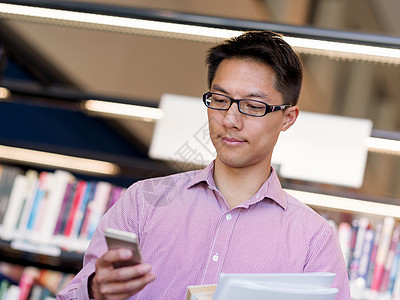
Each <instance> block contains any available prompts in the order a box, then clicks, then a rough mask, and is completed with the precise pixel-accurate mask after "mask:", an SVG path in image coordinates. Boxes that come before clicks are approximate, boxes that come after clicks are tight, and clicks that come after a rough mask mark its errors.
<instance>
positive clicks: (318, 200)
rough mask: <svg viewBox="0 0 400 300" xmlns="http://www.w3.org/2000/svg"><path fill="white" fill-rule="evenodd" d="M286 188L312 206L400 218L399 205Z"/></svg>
mask: <svg viewBox="0 0 400 300" xmlns="http://www.w3.org/2000/svg"><path fill="white" fill-rule="evenodd" d="M285 190H286V192H288V193H289V194H290V195H292V196H293V197H295V198H297V199H298V200H300V201H301V202H303V203H305V204H307V205H310V206H317V207H322V208H328V209H339V210H343V211H350V212H357V213H361V214H364V213H365V214H372V215H378V216H388V217H394V218H400V206H398V205H392V204H384V203H378V202H370V201H363V200H357V199H351V198H344V197H338V196H330V195H324V194H317V193H310V192H303V191H297V190H289V189H285Z"/></svg>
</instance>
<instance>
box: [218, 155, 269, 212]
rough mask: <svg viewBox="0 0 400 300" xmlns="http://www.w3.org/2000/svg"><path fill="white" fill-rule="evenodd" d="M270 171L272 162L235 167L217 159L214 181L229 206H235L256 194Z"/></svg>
mask: <svg viewBox="0 0 400 300" xmlns="http://www.w3.org/2000/svg"><path fill="white" fill-rule="evenodd" d="M270 173H271V165H270V164H265V165H264V166H263V165H258V166H249V167H244V168H235V167H230V166H228V165H226V164H224V163H222V162H221V161H219V160H218V159H216V160H215V169H214V181H215V184H216V186H217V187H218V190H219V192H220V193H221V194H222V195H223V196H224V198H225V201H226V202H227V204H228V206H229V208H233V207H236V206H238V205H239V204H241V203H243V202H245V201H246V200H248V199H250V198H251V197H252V196H254V195H255V194H256V193H257V191H258V190H259V189H260V187H261V186H262V185H263V184H264V182H265V181H266V180H267V179H268V177H269V175H270Z"/></svg>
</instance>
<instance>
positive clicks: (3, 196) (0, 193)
mask: <svg viewBox="0 0 400 300" xmlns="http://www.w3.org/2000/svg"><path fill="white" fill-rule="evenodd" d="M21 173H22V171H21V169H19V168H16V167H10V166H3V168H2V173H1V179H0V224H2V223H3V219H4V215H5V213H6V210H7V206H8V204H9V200H10V194H11V190H12V186H13V184H14V180H15V177H17V175H18V174H21Z"/></svg>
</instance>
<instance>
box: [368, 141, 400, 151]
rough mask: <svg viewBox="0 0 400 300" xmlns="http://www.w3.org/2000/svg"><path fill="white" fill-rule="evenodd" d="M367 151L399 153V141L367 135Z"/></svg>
mask: <svg viewBox="0 0 400 300" xmlns="http://www.w3.org/2000/svg"><path fill="white" fill-rule="evenodd" d="M365 145H366V146H367V148H368V150H369V151H372V152H380V153H386V154H395V155H400V141H397V140H389V139H382V138H376V137H369V138H367V140H366V141H365Z"/></svg>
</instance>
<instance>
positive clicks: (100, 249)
mask: <svg viewBox="0 0 400 300" xmlns="http://www.w3.org/2000/svg"><path fill="white" fill-rule="evenodd" d="M136 193H137V188H136V187H135V186H131V187H130V188H129V189H128V190H126V192H125V193H124V194H123V195H122V197H121V198H120V199H119V200H118V201H117V202H116V203H115V204H114V206H113V207H111V208H110V209H109V210H108V211H107V212H106V213H105V214H104V215H103V217H102V219H101V221H100V223H99V224H98V226H97V228H96V231H95V232H94V234H93V237H92V239H91V241H90V244H89V246H88V248H87V250H86V251H85V255H84V258H83V267H82V269H81V270H80V272H79V273H78V274H77V275H76V276H75V277H74V278H73V279H72V281H71V282H70V283H69V284H68V285H67V286H66V287H65V288H64V289H63V290H62V291H60V292H59V293H58V295H57V300H67V299H68V300H70V299H79V300H81V299H82V300H83V299H89V293H88V278H89V276H90V275H91V274H93V273H94V272H95V263H96V260H97V259H98V258H100V257H101V256H102V255H103V254H104V253H105V252H106V251H107V244H106V240H105V238H104V234H103V232H104V230H105V229H106V228H107V227H112V228H116V229H121V230H125V231H131V232H135V233H136V234H138V230H137V228H138V226H139V225H138V224H139V221H138V213H137V212H138V203H137V201H136V199H137V197H136Z"/></svg>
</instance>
